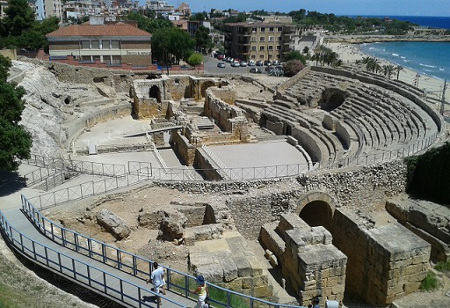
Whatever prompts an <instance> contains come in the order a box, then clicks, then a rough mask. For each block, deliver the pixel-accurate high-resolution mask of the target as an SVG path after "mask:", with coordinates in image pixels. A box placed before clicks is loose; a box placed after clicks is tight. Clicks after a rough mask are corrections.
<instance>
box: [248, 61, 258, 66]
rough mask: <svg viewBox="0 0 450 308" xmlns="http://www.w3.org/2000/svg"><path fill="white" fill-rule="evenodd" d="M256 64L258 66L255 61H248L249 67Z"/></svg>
mask: <svg viewBox="0 0 450 308" xmlns="http://www.w3.org/2000/svg"><path fill="white" fill-rule="evenodd" d="M255 64H256V61H255V60H250V61H248V66H255Z"/></svg>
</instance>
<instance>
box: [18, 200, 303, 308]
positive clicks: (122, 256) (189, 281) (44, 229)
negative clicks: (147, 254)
mask: <svg viewBox="0 0 450 308" xmlns="http://www.w3.org/2000/svg"><path fill="white" fill-rule="evenodd" d="M21 199H22V211H23V212H24V214H25V215H26V216H27V217H28V219H29V220H30V222H31V223H32V224H33V225H34V226H35V227H36V228H38V230H39V231H40V232H41V233H42V234H43V235H44V236H46V237H47V238H48V239H50V240H52V241H53V242H55V243H57V244H59V245H61V246H63V247H66V248H68V249H70V250H73V251H75V252H77V253H80V254H82V255H84V256H86V257H89V258H91V259H93V260H96V261H98V262H102V263H103V264H106V265H109V266H111V267H114V268H117V269H119V270H121V271H124V272H126V273H128V274H129V275H132V276H134V277H137V278H140V279H145V280H146V279H149V278H150V273H151V272H152V270H153V269H154V268H153V264H154V261H151V260H148V259H146V258H143V257H140V256H138V255H135V254H132V253H130V252H127V251H125V250H122V249H119V248H116V247H114V246H111V245H108V244H106V243H104V242H101V241H98V240H95V239H93V238H90V237H87V236H85V235H82V234H80V233H78V232H76V231H73V230H70V229H66V228H64V227H62V226H60V225H58V224H55V223H54V222H53V221H51V220H49V219H47V218H46V217H45V216H44V215H42V214H41V212H40V211H39V210H37V209H36V208H35V207H34V206H33V204H32V203H31V202H30V201H29V200H28V199H27V198H26V197H25V196H23V195H22V197H21ZM160 266H161V267H163V268H164V269H165V271H166V283H167V290H168V291H173V292H175V293H177V294H180V295H181V296H184V297H186V298H190V295H191V294H190V291H189V290H192V289H195V287H196V281H195V279H196V278H195V277H194V276H191V275H189V274H186V273H183V272H181V271H177V270H174V269H172V268H170V267H166V266H163V265H160ZM208 287H209V290H210V297H211V302H212V303H213V306H214V307H227V308H228V307H250V308H252V307H260V306H261V305H264V306H266V307H292V308H294V307H300V306H294V305H284V304H277V303H272V302H269V301H265V300H262V299H259V298H256V297H252V296H249V295H245V294H242V293H239V292H235V291H231V290H228V289H226V288H223V287H220V286H218V285H215V284H212V283H208ZM141 293H142V292H141ZM141 293H139V295H140V294H141ZM152 294H153V293H152ZM139 298H141V297H139Z"/></svg>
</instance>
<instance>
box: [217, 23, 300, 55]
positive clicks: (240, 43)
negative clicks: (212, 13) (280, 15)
mask: <svg viewBox="0 0 450 308" xmlns="http://www.w3.org/2000/svg"><path fill="white" fill-rule="evenodd" d="M294 32H295V26H293V25H290V24H281V23H263V22H258V23H247V22H242V23H230V24H226V32H225V50H226V54H227V55H229V56H231V57H233V58H239V59H242V60H247V61H248V60H256V61H257V60H271V61H272V60H281V58H282V56H283V54H285V53H288V52H289V51H291V49H290V45H289V44H290V41H291V35H292V34H293V33H294Z"/></svg>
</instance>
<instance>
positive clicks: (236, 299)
mask: <svg viewBox="0 0 450 308" xmlns="http://www.w3.org/2000/svg"><path fill="white" fill-rule="evenodd" d="M171 283H172V284H175V285H176V286H173V285H172V286H171V289H172V290H174V289H175V290H176V291H178V292H181V291H182V289H184V288H185V287H186V282H185V279H184V276H181V275H172V277H171ZM189 287H190V289H191V290H195V288H196V287H197V283H196V282H195V280H192V279H190V280H189ZM208 291H209V300H210V303H211V305H212V306H216V305H215V304H216V303H220V304H222V305H225V306H227V300H228V298H227V292H225V291H223V290H221V289H217V288H215V287H212V286H208ZM183 293H184V291H183ZM190 297H191V298H192V299H197V295H194V294H190ZM247 301H248V302H249V301H250V300H247ZM229 306H230V307H236V308H247V307H250V305H249V303H246V299H245V298H242V297H240V296H237V295H234V294H230V305H229ZM0 308H1V307H0Z"/></svg>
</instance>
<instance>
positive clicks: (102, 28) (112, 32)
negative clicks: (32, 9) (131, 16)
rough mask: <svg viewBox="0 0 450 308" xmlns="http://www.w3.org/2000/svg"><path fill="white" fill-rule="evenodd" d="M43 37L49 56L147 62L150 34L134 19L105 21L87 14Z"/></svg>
mask: <svg viewBox="0 0 450 308" xmlns="http://www.w3.org/2000/svg"><path fill="white" fill-rule="evenodd" d="M47 38H48V42H49V54H50V59H52V58H55V59H58V58H64V57H67V56H73V57H74V58H75V59H77V60H78V61H80V62H84V63H95V62H97V61H99V62H101V63H106V64H108V65H121V64H122V63H124V64H130V65H131V66H135V67H139V66H147V65H150V64H151V44H150V40H151V34H150V33H148V32H146V31H143V30H141V29H139V28H138V27H137V23H135V22H105V20H104V18H103V17H101V16H91V17H90V19H89V22H86V23H84V24H81V25H71V26H66V27H61V28H59V29H58V30H56V31H54V32H51V33H49V34H47Z"/></svg>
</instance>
